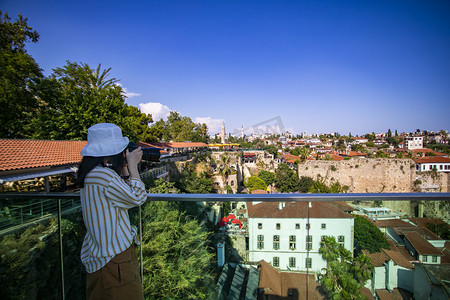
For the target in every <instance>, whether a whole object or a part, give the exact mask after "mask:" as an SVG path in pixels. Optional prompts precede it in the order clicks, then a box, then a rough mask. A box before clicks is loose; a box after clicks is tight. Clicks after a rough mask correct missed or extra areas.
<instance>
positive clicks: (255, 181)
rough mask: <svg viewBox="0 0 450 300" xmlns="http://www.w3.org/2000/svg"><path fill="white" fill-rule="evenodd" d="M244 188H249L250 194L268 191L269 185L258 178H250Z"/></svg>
mask: <svg viewBox="0 0 450 300" xmlns="http://www.w3.org/2000/svg"><path fill="white" fill-rule="evenodd" d="M244 186H245V187H246V188H248V190H249V192H250V193H251V192H252V191H254V190H266V189H267V184H266V183H265V182H264V180H262V179H261V178H259V177H257V176H250V177H249V178H247V180H245V182H244Z"/></svg>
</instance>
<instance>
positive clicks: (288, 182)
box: [275, 163, 299, 193]
mask: <svg viewBox="0 0 450 300" xmlns="http://www.w3.org/2000/svg"><path fill="white" fill-rule="evenodd" d="M298 184H299V179H298V176H297V174H296V173H295V172H294V171H293V170H292V169H291V168H289V166H288V165H287V164H285V163H282V164H279V165H278V168H277V170H276V171H275V186H276V187H277V189H278V190H279V191H280V192H282V193H289V192H297V191H298V190H299V185H298Z"/></svg>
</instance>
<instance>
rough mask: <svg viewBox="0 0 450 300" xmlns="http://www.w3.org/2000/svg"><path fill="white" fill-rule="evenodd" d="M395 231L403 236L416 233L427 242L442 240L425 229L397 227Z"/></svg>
mask: <svg viewBox="0 0 450 300" xmlns="http://www.w3.org/2000/svg"><path fill="white" fill-rule="evenodd" d="M394 230H395V231H396V232H398V233H400V234H402V235H404V234H405V233H407V232H416V233H418V234H419V235H420V236H421V237H423V238H424V239H426V240H433V241H438V240H442V239H441V238H440V237H439V236H438V235H436V234H435V233H434V232H432V231H431V230H430V229H428V228H425V227H396V228H394Z"/></svg>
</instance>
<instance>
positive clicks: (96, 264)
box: [77, 123, 147, 300]
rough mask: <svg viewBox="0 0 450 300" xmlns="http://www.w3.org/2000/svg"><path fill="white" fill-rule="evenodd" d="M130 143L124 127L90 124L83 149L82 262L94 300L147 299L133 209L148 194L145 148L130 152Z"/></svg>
mask: <svg viewBox="0 0 450 300" xmlns="http://www.w3.org/2000/svg"><path fill="white" fill-rule="evenodd" d="M128 142H129V141H128V138H127V137H123V136H122V130H121V129H120V128H119V127H118V126H116V125H114V124H110V123H100V124H96V125H94V126H92V127H90V128H89V129H88V142H87V145H86V146H85V147H84V148H83V149H82V150H81V155H82V156H83V159H82V160H81V163H80V166H79V170H78V176H77V177H78V179H77V183H78V184H79V185H80V187H81V191H80V198H81V209H82V213H83V220H84V224H85V226H86V230H87V232H86V236H85V238H84V241H83V246H82V249H81V261H82V263H83V265H84V267H85V269H86V271H87V277H86V299H88V300H90V299H127V300H130V299H144V297H143V290H142V284H141V280H140V276H139V265H138V261H137V257H136V251H135V248H134V242H135V241H137V239H136V235H137V234H136V227H134V226H132V225H131V224H130V219H129V216H128V209H130V208H132V207H134V206H139V205H141V204H143V203H144V202H145V200H146V199H147V193H146V190H145V186H144V183H143V182H142V181H141V179H140V177H139V172H138V168H137V165H138V163H139V162H140V161H141V158H142V150H141V148H137V149H136V150H134V151H132V152H129V151H128V149H127V145H128ZM124 175H126V176H124ZM125 177H127V179H124V178H125Z"/></svg>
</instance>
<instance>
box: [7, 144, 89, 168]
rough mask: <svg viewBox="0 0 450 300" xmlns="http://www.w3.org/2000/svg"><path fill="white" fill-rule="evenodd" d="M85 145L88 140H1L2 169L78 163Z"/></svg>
mask: <svg viewBox="0 0 450 300" xmlns="http://www.w3.org/2000/svg"><path fill="white" fill-rule="evenodd" d="M85 145H86V141H47V140H0V171H8V170H21V169H28V168H38V167H49V166H62V165H68V164H77V163H79V162H80V161H81V155H80V152H81V149H82V148H83V147H84V146H85Z"/></svg>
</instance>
